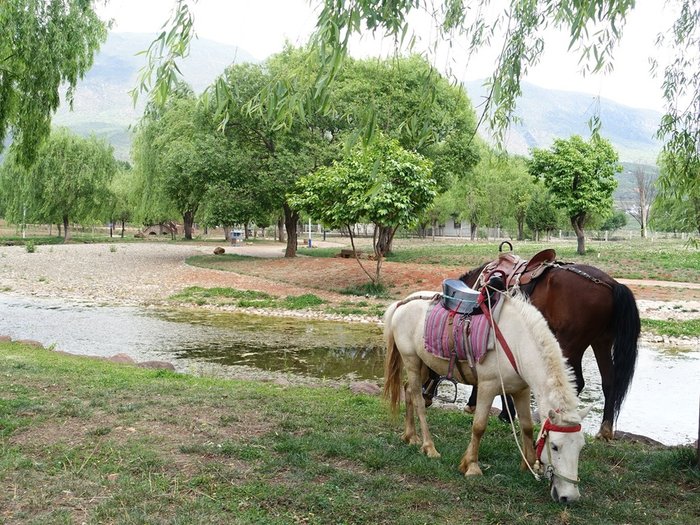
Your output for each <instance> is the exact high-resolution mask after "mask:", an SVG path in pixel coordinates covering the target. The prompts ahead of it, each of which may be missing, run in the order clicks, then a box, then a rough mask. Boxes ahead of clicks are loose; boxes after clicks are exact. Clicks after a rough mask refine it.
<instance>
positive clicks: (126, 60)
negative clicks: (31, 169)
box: [54, 33, 257, 160]
mask: <svg viewBox="0 0 700 525" xmlns="http://www.w3.org/2000/svg"><path fill="white" fill-rule="evenodd" d="M155 37H156V35H155V34H148V33H110V34H109V37H108V38H107V41H106V42H105V44H104V45H103V46H102V48H101V49H100V52H99V53H98V54H97V56H96V57H95V62H94V64H93V66H92V68H91V69H90V71H89V72H88V73H87V75H86V76H85V78H83V79H82V80H81V81H80V82H79V84H78V88H77V90H76V93H75V100H74V104H73V111H70V110H69V108H68V106H67V105H65V104H64V105H62V106H61V108H60V109H59V111H58V113H57V114H56V117H55V118H54V124H55V125H58V126H67V127H69V128H71V129H72V130H73V131H75V132H76V133H79V134H81V135H89V134H90V133H94V134H95V135H97V136H99V137H103V138H105V139H106V140H107V141H109V142H110V143H111V144H112V145H113V146H114V149H115V154H116V156H117V157H118V158H120V159H124V160H127V159H128V158H129V148H130V144H131V137H130V136H129V126H131V125H133V124H135V123H136V121H137V120H138V119H139V117H140V116H141V113H142V112H143V106H144V103H145V101H144V97H143V96H141V97H140V98H139V101H138V104H137V105H136V107H134V105H133V103H132V99H131V96H130V95H129V91H130V90H132V89H134V87H135V86H136V79H137V77H138V72H139V70H140V69H141V67H143V65H144V64H145V57H144V56H143V55H139V56H137V55H136V54H137V53H138V52H140V51H143V50H144V49H146V48H148V46H149V44H150V43H151V42H152V41H153V40H154V38H155ZM234 62H236V63H239V62H257V60H256V59H255V58H254V57H253V56H252V55H251V54H250V53H248V52H247V51H245V50H243V49H240V48H238V47H236V46H230V45H226V44H220V43H219V42H214V41H211V40H205V39H197V40H195V41H193V42H192V46H191V52H190V56H189V57H187V59H185V60H184V61H183V63H182V67H181V70H182V74H183V76H184V79H185V81H187V82H188V83H189V84H190V85H191V86H192V88H193V89H194V90H195V91H196V92H197V93H200V92H202V91H204V89H205V88H206V87H207V86H208V85H209V84H211V82H212V81H213V80H214V79H215V78H216V77H217V76H218V75H220V74H221V73H223V71H224V69H225V68H226V67H227V66H228V65H230V64H231V63H234Z"/></svg>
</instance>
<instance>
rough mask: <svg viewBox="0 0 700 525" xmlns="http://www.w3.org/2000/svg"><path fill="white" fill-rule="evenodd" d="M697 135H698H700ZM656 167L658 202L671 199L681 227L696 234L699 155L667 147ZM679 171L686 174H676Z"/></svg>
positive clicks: (699, 202) (699, 207)
mask: <svg viewBox="0 0 700 525" xmlns="http://www.w3.org/2000/svg"><path fill="white" fill-rule="evenodd" d="M699 75H700V74H699ZM698 137H699V138H700V135H698ZM688 147H690V146H688ZM696 147H697V145H696ZM659 168H660V175H659V182H660V183H661V193H662V196H663V198H664V203H662V204H667V203H668V202H669V201H673V202H675V203H676V205H677V206H678V208H679V210H677V211H676V212H675V213H674V216H675V217H676V219H677V220H680V221H681V223H685V224H684V225H682V226H681V228H682V229H683V230H684V231H696V232H697V233H698V234H699V235H700V158H695V159H693V157H692V155H691V154H690V153H688V152H686V153H685V154H684V153H677V152H676V153H671V152H668V151H667V152H664V153H662V154H661V156H660V158H659ZM680 174H685V175H687V177H686V176H683V177H680ZM681 210H684V213H682V214H681V213H679V212H680V211H681Z"/></svg>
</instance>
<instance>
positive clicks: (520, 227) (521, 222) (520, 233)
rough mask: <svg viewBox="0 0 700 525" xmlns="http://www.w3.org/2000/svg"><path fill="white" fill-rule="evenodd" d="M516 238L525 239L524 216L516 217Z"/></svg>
mask: <svg viewBox="0 0 700 525" xmlns="http://www.w3.org/2000/svg"><path fill="white" fill-rule="evenodd" d="M518 240H519V241H523V240H525V217H519V218H518Z"/></svg>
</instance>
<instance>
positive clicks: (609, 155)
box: [529, 135, 622, 255]
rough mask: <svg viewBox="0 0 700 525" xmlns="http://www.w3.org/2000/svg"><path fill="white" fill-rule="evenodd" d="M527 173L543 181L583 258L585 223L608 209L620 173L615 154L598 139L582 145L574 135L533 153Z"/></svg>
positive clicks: (607, 143) (606, 144)
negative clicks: (564, 213) (569, 221)
mask: <svg viewBox="0 0 700 525" xmlns="http://www.w3.org/2000/svg"><path fill="white" fill-rule="evenodd" d="M529 169H530V173H531V174H532V175H534V176H535V177H540V178H541V179H542V180H543V182H544V185H545V186H546V187H547V189H549V191H550V193H551V194H552V198H553V199H554V203H555V205H556V206H557V207H558V208H561V209H563V210H565V211H566V213H567V215H568V216H569V219H570V220H571V226H572V227H573V229H574V231H575V232H576V237H577V238H578V253H580V254H581V255H583V254H584V253H585V252H586V247H585V237H584V227H585V225H586V221H587V220H588V219H590V217H591V215H592V214H595V213H598V214H605V213H606V212H608V211H610V210H611V208H612V193H613V191H614V190H615V188H616V187H617V181H616V180H615V173H618V172H620V171H622V166H620V165H619V164H618V156H617V152H616V151H615V150H614V149H613V147H612V146H611V145H610V143H609V142H608V141H607V140H605V139H602V138H600V137H595V136H594V137H593V138H591V139H590V140H589V141H585V140H583V139H582V138H581V137H579V136H578V135H574V136H573V137H571V138H570V139H568V140H565V139H557V140H555V141H554V145H553V146H552V148H551V149H549V150H544V149H534V150H533V151H532V160H531V161H530V163H529Z"/></svg>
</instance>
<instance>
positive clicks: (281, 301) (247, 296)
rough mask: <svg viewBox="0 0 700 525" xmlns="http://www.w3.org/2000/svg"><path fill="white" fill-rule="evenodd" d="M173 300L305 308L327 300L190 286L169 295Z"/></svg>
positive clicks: (315, 297) (249, 306)
mask: <svg viewBox="0 0 700 525" xmlns="http://www.w3.org/2000/svg"><path fill="white" fill-rule="evenodd" d="M169 299H170V300H171V301H176V302H179V303H192V304H196V305H199V306H202V305H205V304H215V305H220V306H225V305H233V306H238V307H239V308H283V309H287V310H303V309H307V308H315V307H317V306H320V305H322V304H324V303H325V302H326V301H324V300H323V299H321V298H319V297H317V296H316V295H314V294H303V295H288V296H287V297H284V298H280V297H276V296H274V295H270V294H268V293H265V292H258V291H256V290H237V289H235V288H201V287H199V286H190V287H188V288H185V289H184V290H182V291H180V292H178V293H176V294H173V295H171V296H170V297H169Z"/></svg>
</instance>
